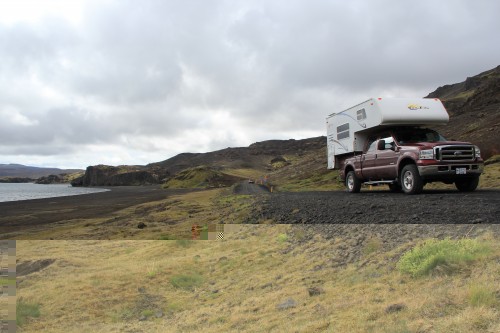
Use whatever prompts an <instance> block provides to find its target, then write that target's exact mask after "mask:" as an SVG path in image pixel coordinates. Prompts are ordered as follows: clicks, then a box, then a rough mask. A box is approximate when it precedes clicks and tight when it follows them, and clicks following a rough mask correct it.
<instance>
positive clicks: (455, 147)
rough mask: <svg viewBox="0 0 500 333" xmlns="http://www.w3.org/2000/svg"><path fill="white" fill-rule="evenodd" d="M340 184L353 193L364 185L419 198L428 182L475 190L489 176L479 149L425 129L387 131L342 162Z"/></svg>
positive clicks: (371, 136)
mask: <svg viewBox="0 0 500 333" xmlns="http://www.w3.org/2000/svg"><path fill="white" fill-rule="evenodd" d="M337 161H338V163H339V165H338V169H339V170H340V173H339V174H340V179H341V180H342V181H343V182H345V185H346V187H347V190H348V192H351V193H357V192H359V191H360V189H361V185H362V184H363V183H364V184H368V185H381V184H386V185H388V186H389V188H390V190H391V191H393V192H400V191H403V192H404V193H406V194H418V193H420V192H421V191H422V189H423V187H424V186H425V184H427V183H431V182H444V183H446V184H452V183H454V184H455V186H456V188H457V189H458V190H459V191H464V192H469V191H474V190H475V189H476V187H477V186H478V183H479V176H480V175H481V173H482V172H483V160H482V158H481V151H480V149H479V147H477V146H475V145H473V144H471V143H468V142H458V141H448V140H446V139H445V138H444V137H443V136H442V135H441V134H439V133H438V132H436V131H434V130H432V129H428V128H422V127H420V126H394V127H384V128H381V129H379V130H378V131H375V132H372V133H370V134H369V135H368V136H367V140H366V144H365V146H364V149H363V150H362V151H361V152H357V153H353V154H349V155H346V156H343V157H342V156H341V157H339V158H338V159H337Z"/></svg>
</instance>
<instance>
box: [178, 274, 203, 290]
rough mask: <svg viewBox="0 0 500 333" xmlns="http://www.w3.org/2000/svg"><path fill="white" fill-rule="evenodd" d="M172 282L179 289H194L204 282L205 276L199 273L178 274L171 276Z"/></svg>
mask: <svg viewBox="0 0 500 333" xmlns="http://www.w3.org/2000/svg"><path fill="white" fill-rule="evenodd" d="M170 283H171V284H172V286H174V287H175V288H178V289H184V290H193V289H194V288H195V287H198V286H200V285H201V284H202V283H203V277H202V276H201V275H200V274H198V273H191V274H177V275H174V276H172V277H171V278H170Z"/></svg>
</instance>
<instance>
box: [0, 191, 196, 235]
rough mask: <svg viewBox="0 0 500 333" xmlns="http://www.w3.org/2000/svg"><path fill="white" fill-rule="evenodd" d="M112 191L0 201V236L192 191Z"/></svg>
mask: <svg viewBox="0 0 500 333" xmlns="http://www.w3.org/2000/svg"><path fill="white" fill-rule="evenodd" d="M106 188H108V189H110V190H111V191H106V192H100V193H92V194H84V195H75V196H67V197H57V198H45V199H35V200H24V201H10V202H0V235H1V234H3V233H7V232H13V231H22V230H23V228H29V227H30V226H41V225H45V224H51V223H57V222H64V221H70V220H74V219H88V218H98V217H102V216H103V215H105V214H109V213H112V212H115V211H118V210H121V209H124V208H127V207H130V206H134V205H138V204H141V203H145V202H151V201H158V200H162V199H165V198H167V197H168V196H171V195H175V194H182V193H186V192H189V191H192V190H167V189H162V188H161V187H160V186H159V185H152V186H119V187H106Z"/></svg>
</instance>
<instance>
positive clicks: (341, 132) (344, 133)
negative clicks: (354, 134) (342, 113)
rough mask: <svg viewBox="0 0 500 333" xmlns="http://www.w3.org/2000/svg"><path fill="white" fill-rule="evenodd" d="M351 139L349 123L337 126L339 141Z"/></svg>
mask: <svg viewBox="0 0 500 333" xmlns="http://www.w3.org/2000/svg"><path fill="white" fill-rule="evenodd" d="M348 137H349V123H346V124H344V125H340V126H337V140H342V139H345V138H348Z"/></svg>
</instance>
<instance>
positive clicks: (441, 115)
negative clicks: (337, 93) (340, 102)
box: [326, 98, 449, 169]
mask: <svg viewBox="0 0 500 333" xmlns="http://www.w3.org/2000/svg"><path fill="white" fill-rule="evenodd" d="M448 120H449V116H448V112H446V109H445V108H444V106H443V103H441V101H440V100H439V99H437V98H371V99H369V100H367V101H365V102H363V103H360V104H358V105H355V106H353V107H351V108H349V109H347V110H345V111H342V112H339V113H332V114H331V115H329V116H328V118H327V119H326V125H327V146H328V169H334V168H335V167H336V165H337V164H338V163H336V159H337V157H338V156H342V155H346V154H353V153H355V152H361V151H363V149H364V147H365V145H366V142H367V138H368V133H370V132H371V131H373V130H376V129H378V128H380V127H382V126H395V125H422V126H423V125H436V124H446V123H447V122H448Z"/></svg>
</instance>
